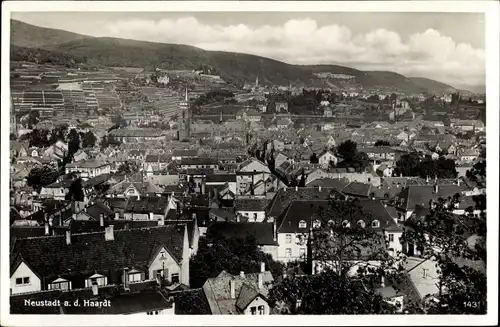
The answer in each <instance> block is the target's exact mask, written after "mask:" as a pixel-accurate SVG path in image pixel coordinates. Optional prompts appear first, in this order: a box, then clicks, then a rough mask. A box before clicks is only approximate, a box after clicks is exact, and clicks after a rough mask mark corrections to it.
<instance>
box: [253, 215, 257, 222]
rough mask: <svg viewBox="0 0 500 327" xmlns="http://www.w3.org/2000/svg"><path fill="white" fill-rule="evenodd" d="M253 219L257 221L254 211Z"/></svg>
mask: <svg viewBox="0 0 500 327" xmlns="http://www.w3.org/2000/svg"><path fill="white" fill-rule="evenodd" d="M253 219H254V220H255V221H257V214H256V213H254V214H253Z"/></svg>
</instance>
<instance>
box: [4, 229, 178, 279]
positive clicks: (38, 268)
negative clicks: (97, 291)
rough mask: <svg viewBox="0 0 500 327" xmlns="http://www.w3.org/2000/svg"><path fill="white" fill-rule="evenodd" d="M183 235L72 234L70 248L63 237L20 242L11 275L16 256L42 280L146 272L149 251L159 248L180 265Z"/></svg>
mask: <svg viewBox="0 0 500 327" xmlns="http://www.w3.org/2000/svg"><path fill="white" fill-rule="evenodd" d="M184 232H185V227H184V226H173V227H170V226H158V227H152V228H140V229H129V230H118V231H115V232H114V240H112V241H106V240H105V237H104V232H96V233H87V234H75V235H72V236H71V244H70V245H67V244H66V237H65V236H49V237H41V238H28V239H20V240H17V241H16V242H15V244H14V246H13V248H12V254H11V272H13V269H15V266H14V265H13V264H14V260H15V259H16V258H18V255H20V256H22V259H23V260H24V261H25V262H26V263H27V264H28V265H29V266H30V267H31V268H32V269H33V270H34V271H35V273H37V274H38V275H40V276H42V277H45V278H48V277H54V276H59V275H61V276H67V275H68V272H71V274H73V273H91V272H95V271H108V270H113V269H121V268H124V267H132V266H134V267H136V268H137V269H146V268H147V267H148V262H149V260H150V259H151V255H152V252H153V251H154V250H155V249H158V248H159V247H160V246H165V247H166V248H167V249H168V251H169V252H170V253H171V254H172V256H173V257H174V258H175V259H176V260H177V261H178V262H181V260H182V252H183V248H182V247H183V239H184Z"/></svg>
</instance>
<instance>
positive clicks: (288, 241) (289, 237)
mask: <svg viewBox="0 0 500 327" xmlns="http://www.w3.org/2000/svg"><path fill="white" fill-rule="evenodd" d="M285 242H286V243H292V234H286V241H285Z"/></svg>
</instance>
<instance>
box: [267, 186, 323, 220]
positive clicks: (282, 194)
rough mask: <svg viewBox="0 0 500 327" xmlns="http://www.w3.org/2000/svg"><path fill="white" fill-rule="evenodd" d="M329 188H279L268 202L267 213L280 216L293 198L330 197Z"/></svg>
mask: <svg viewBox="0 0 500 327" xmlns="http://www.w3.org/2000/svg"><path fill="white" fill-rule="evenodd" d="M331 191H332V189H331V188H326V187H325V188H321V190H319V188H316V187H298V188H297V189H295V188H292V187H290V188H286V189H280V190H278V192H277V193H276V195H275V196H274V198H273V200H272V201H271V203H270V204H269V207H268V210H267V214H268V216H271V217H275V218H276V217H278V216H280V215H281V214H282V213H283V212H284V211H285V210H286V209H287V208H288V206H289V205H290V203H292V202H293V201H295V200H299V201H306V200H327V199H328V198H329V197H330V192H331Z"/></svg>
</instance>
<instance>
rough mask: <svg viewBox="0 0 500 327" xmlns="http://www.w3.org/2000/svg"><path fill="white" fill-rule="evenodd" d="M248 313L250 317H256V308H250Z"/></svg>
mask: <svg viewBox="0 0 500 327" xmlns="http://www.w3.org/2000/svg"><path fill="white" fill-rule="evenodd" d="M250 313H251V314H252V315H256V314H257V307H251V308H250Z"/></svg>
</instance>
